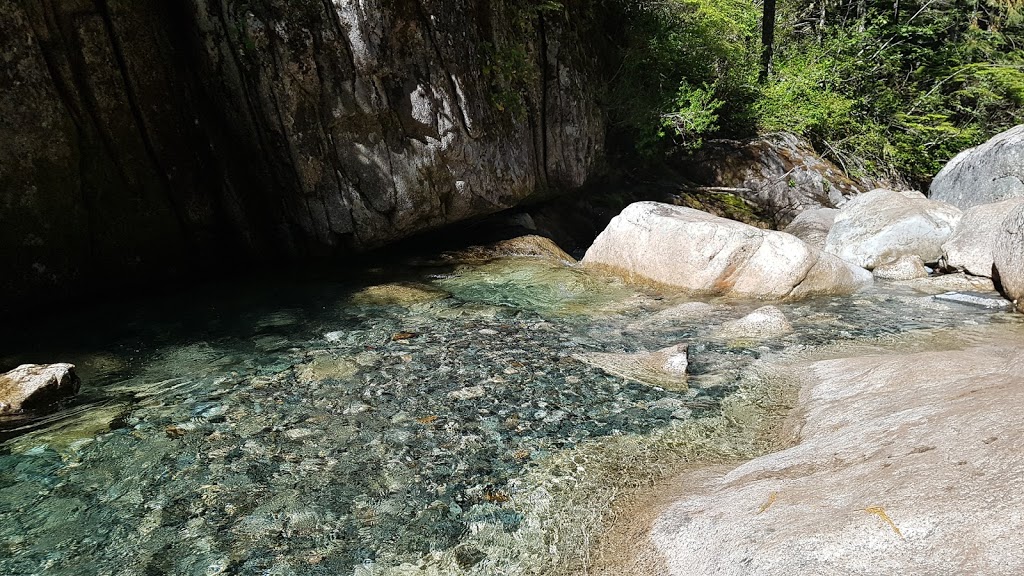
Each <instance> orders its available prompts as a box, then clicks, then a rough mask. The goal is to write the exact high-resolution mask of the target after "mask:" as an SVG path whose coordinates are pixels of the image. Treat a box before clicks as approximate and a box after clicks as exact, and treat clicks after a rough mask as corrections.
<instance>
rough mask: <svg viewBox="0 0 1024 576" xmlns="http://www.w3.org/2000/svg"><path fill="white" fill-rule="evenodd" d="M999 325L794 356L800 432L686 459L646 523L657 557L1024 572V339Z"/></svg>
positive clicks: (732, 568)
mask: <svg viewBox="0 0 1024 576" xmlns="http://www.w3.org/2000/svg"><path fill="white" fill-rule="evenodd" d="M1004 338H1005V335H1003V336H1002V337H998V338H990V339H987V340H984V341H982V342H977V343H976V344H975V345H974V346H971V347H969V348H967V349H961V350H950V351H940V352H923V353H915V354H904V355H899V354H888V355H881V356H862V357H852V358H843V359H838V360H827V361H819V362H813V363H808V364H802V365H797V366H795V367H794V369H792V370H789V371H788V373H790V374H799V375H803V381H804V387H803V390H802V392H801V400H800V405H801V414H802V416H803V418H802V422H801V425H800V427H799V436H800V438H801V440H800V443H799V444H797V445H796V446H794V447H792V448H790V449H788V450H784V451H782V452H778V453H775V454H770V455H767V456H762V457H760V458H756V459H754V460H752V461H749V462H747V463H745V464H743V465H741V466H739V467H736V468H734V469H732V470H730V471H727V472H726V473H724V474H713V473H712V474H708V475H704V477H702V476H701V475H700V474H694V475H692V476H691V478H692V482H691V483H690V484H689V485H688V486H687V488H688V490H687V491H686V493H683V494H681V495H680V496H678V497H677V500H676V502H675V503H673V504H671V505H670V506H669V507H668V508H667V509H666V510H665V511H664V512H663V513H662V514H661V515H660V517H659V518H658V519H657V521H656V522H655V524H654V527H653V531H652V533H651V535H650V538H651V541H652V542H653V544H654V547H655V548H656V550H657V552H656V556H658V557H660V558H661V559H663V560H664V562H665V567H664V570H663V571H661V572H659V573H663V574H678V575H682V574H712V573H713V574H729V575H746V574H751V575H752V574H757V575H765V576H771V575H774V574H780V575H781V574H837V575H846V574H851V575H852V574H858V575H871V574H878V575H883V574H893V573H903V574H994V575H1011V574H1019V573H1021V572H1024V559H1022V558H1021V557H1020V556H1019V555H1018V554H1016V552H1015V550H1016V546H1015V544H1014V543H1016V542H1019V540H1020V532H1021V530H1022V529H1024V514H1022V513H1021V507H1022V506H1024V492H1022V491H1021V490H1020V482H1019V479H1020V478H1021V477H1022V476H1024V457H1022V456H1021V453H1020V451H1019V450H1018V449H1017V446H1016V443H1015V439H1016V438H1018V437H1019V436H1020V434H1021V433H1022V431H1024V405H1022V398H1024V396H1022V395H1021V394H1020V382H1019V378H1018V377H1017V376H1016V374H1017V372H1018V367H1019V366H1020V363H1021V362H1022V361H1024V351H1022V350H1021V349H1020V348H1019V347H1017V346H1015V345H1013V344H1007V343H1006V340H1004ZM982 423H983V424H982ZM683 485H686V483H685V482H684V483H683Z"/></svg>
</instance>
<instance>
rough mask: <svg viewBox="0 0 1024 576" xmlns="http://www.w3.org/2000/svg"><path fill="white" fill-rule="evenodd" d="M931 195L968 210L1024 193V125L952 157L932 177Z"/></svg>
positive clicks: (1023, 194)
mask: <svg viewBox="0 0 1024 576" xmlns="http://www.w3.org/2000/svg"><path fill="white" fill-rule="evenodd" d="M929 196H930V197H931V198H934V199H935V200H941V201H943V202H948V203H950V204H952V205H954V206H957V207H959V208H961V209H965V210H966V209H967V208H970V207H971V206H978V205H979V204H991V203H992V202H998V201H1000V200H1005V199H1007V198H1013V197H1017V196H1024V124H1021V125H1019V126H1015V127H1013V128H1010V129H1009V130H1007V131H1006V132H1003V133H1001V134H997V135H996V136H994V137H993V138H992V139H991V140H989V141H988V142H985V143H984V144H982V145H981V146H977V147H975V148H971V149H969V150H964V151H963V152H961V153H960V154H958V155H957V156H956V157H955V158H953V159H952V160H950V161H949V163H948V164H946V166H945V167H944V168H943V169H942V170H941V171H940V172H939V173H938V174H937V175H936V176H935V179H934V180H932V185H931V188H930V194H929Z"/></svg>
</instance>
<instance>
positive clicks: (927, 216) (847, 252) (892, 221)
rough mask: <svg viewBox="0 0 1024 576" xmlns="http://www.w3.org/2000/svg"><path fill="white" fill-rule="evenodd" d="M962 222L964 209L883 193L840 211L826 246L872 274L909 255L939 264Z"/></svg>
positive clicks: (867, 196)
mask: <svg viewBox="0 0 1024 576" xmlns="http://www.w3.org/2000/svg"><path fill="white" fill-rule="evenodd" d="M960 217H961V212H960V210H959V209H958V208H956V207H954V206H951V205H949V204H946V203H944V202H937V201H935V200H929V199H927V198H925V197H924V195H923V194H921V193H920V192H912V191H907V192H895V191H893V190H885V189H882V188H879V189H876V190H872V191H871V192H868V193H867V194H862V195H860V196H857V197H855V198H854V199H852V200H850V201H849V202H848V203H847V204H846V205H845V206H843V208H842V209H840V211H839V213H838V214H837V215H836V219H835V224H834V225H833V226H832V229H831V230H830V231H829V233H828V237H827V238H826V240H825V252H828V253H829V254H835V255H836V256H838V257H840V258H842V259H843V260H846V261H847V262H852V263H854V264H856V265H858V266H862V267H864V268H867V269H868V270H871V269H874V268H875V267H876V266H878V265H880V264H884V263H886V262H889V261H891V260H895V259H897V258H899V257H900V256H908V255H916V256H918V257H920V258H921V260H922V261H924V262H935V261H937V260H938V259H939V258H940V257H941V256H942V244H943V243H944V242H945V241H946V240H948V239H949V237H950V236H951V235H952V234H953V231H954V230H955V229H956V226H957V224H958V223H959V222H960Z"/></svg>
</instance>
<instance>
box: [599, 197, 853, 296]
mask: <svg viewBox="0 0 1024 576" xmlns="http://www.w3.org/2000/svg"><path fill="white" fill-rule="evenodd" d="M582 264H583V265H584V266H586V267H592V268H598V269H604V270H608V271H610V272H613V273H616V274H619V275H621V276H624V277H625V278H626V279H627V280H628V281H634V282H640V283H654V284H662V285H669V286H674V287H679V288H683V289H685V290H688V291H691V292H695V293H705V294H731V295H741V296H750V297H755V298H771V299H782V298H799V297H804V296H813V295H819V294H849V293H852V292H856V291H858V290H860V289H862V288H864V287H866V286H868V285H870V284H871V275H870V274H868V273H867V272H865V271H864V270H862V269H860V268H858V267H856V266H852V265H850V264H849V263H847V262H844V261H842V260H840V259H838V258H836V257H835V256H831V255H829V254H825V253H824V252H822V251H820V250H818V249H817V248H814V247H813V246H810V245H808V244H807V243H805V242H804V241H802V240H800V239H799V238H797V237H795V236H792V235H790V234H786V233H783V232H774V231H771V230H762V229H759V228H754V227H753V226H748V225H746V224H742V223H740V222H735V221H732V220H726V219H724V218H719V217H717V216H712V215H710V214H707V213H705V212H700V211H698V210H693V209H690V208H683V207H679V206H672V205H668V204H660V203H657V202H637V203H635V204H632V205H630V206H628V207H627V208H626V209H625V210H623V211H622V213H621V214H619V215H618V216H616V217H615V218H614V219H613V220H612V221H611V223H610V224H609V225H608V227H607V228H606V229H605V230H604V232H602V233H601V235H600V236H598V237H597V239H596V240H595V241H594V244H593V246H591V247H590V249H589V250H587V254H586V256H584V258H583V260H582Z"/></svg>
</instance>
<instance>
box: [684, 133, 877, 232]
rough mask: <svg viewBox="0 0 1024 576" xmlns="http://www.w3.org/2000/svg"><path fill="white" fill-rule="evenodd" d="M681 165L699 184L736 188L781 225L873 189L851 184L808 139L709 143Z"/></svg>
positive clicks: (780, 135) (785, 137)
mask: <svg viewBox="0 0 1024 576" xmlns="http://www.w3.org/2000/svg"><path fill="white" fill-rule="evenodd" d="M679 164H680V167H681V168H682V169H683V171H684V173H685V174H686V176H687V177H689V178H690V179H692V180H693V181H694V182H695V183H696V184H697V185H699V186H701V187H712V188H714V187H722V188H729V189H732V190H733V192H734V193H736V194H738V195H740V196H741V197H743V198H744V199H745V200H748V201H750V202H753V203H755V204H756V205H757V206H758V207H760V208H761V209H762V210H763V211H765V212H767V213H768V214H769V215H770V216H771V218H772V219H773V220H774V221H775V223H776V224H779V225H785V224H787V223H788V222H790V221H791V220H792V219H793V218H794V217H795V216H796V215H797V214H799V213H800V212H802V211H804V210H809V209H814V208H821V207H827V208H832V207H835V206H840V205H842V204H843V203H845V202H846V200H847V198H849V197H850V196H852V195H855V194H859V193H861V192H863V191H865V190H868V189H870V188H871V186H864V185H863V184H861V183H858V182H855V181H853V180H851V179H850V178H849V177H848V176H846V174H845V173H844V171H843V170H842V169H841V168H840V167H838V166H836V165H835V164H833V163H832V162H830V161H828V160H825V159H823V158H822V157H821V156H819V155H818V154H817V153H816V152H815V151H814V148H813V147H812V146H811V144H810V143H809V142H807V141H806V140H802V139H801V138H799V137H797V136H795V135H793V134H786V133H777V134H769V135H766V136H761V137H759V138H755V139H753V140H746V141H736V140H711V141H709V142H707V143H706V144H705V146H704V147H703V148H702V149H701V150H700V151H698V152H696V153H695V154H693V155H691V156H688V157H685V158H682V159H680V160H679Z"/></svg>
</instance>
